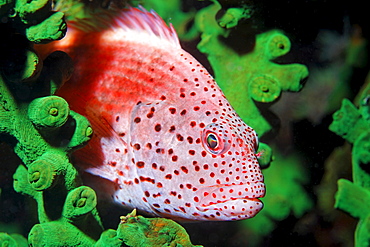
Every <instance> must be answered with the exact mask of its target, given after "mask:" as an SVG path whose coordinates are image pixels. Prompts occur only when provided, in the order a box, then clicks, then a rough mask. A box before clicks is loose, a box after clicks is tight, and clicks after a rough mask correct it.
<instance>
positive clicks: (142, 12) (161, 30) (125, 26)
mask: <svg viewBox="0 0 370 247" xmlns="http://www.w3.org/2000/svg"><path fill="white" fill-rule="evenodd" d="M68 24H69V26H70V27H72V28H75V29H77V30H81V31H83V32H100V31H103V30H107V29H112V30H114V31H115V32H122V31H126V32H128V33H131V34H130V35H135V34H136V35H137V34H143V33H145V34H146V35H150V36H152V37H156V38H159V39H161V40H164V41H167V42H168V43H170V44H172V45H173V46H175V47H178V48H181V46H180V42H179V39H178V36H177V33H176V31H175V29H174V28H173V26H172V24H170V25H169V26H168V25H167V24H166V23H165V21H164V20H163V19H162V18H161V17H160V16H159V15H158V14H157V13H155V12H154V11H153V10H152V11H147V10H146V9H144V8H143V7H142V6H139V7H138V8H134V7H128V8H125V9H122V10H117V9H115V10H101V11H99V13H95V15H94V17H93V18H84V19H79V20H75V21H70V22H69V23H68Z"/></svg>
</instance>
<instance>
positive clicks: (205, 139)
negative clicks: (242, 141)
mask: <svg viewBox="0 0 370 247" xmlns="http://www.w3.org/2000/svg"><path fill="white" fill-rule="evenodd" d="M231 138H232V137H231V135H230V133H229V132H228V131H227V130H225V128H223V126H220V125H219V124H216V123H212V124H209V125H208V126H206V127H205V128H204V129H203V132H202V144H203V147H204V149H205V150H206V151H207V152H209V153H210V154H215V155H218V154H223V153H225V152H226V151H228V150H229V148H230V143H231Z"/></svg>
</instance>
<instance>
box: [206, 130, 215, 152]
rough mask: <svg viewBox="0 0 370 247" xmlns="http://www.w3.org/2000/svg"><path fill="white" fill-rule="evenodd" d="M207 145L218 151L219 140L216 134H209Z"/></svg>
mask: <svg viewBox="0 0 370 247" xmlns="http://www.w3.org/2000/svg"><path fill="white" fill-rule="evenodd" d="M207 145H208V147H209V148H210V149H216V148H217V146H218V139H217V137H216V135H215V134H214V133H208V134H207Z"/></svg>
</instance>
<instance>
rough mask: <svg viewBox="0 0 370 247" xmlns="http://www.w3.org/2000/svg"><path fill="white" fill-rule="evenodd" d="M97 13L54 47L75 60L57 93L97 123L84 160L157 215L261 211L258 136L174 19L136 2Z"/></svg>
mask: <svg viewBox="0 0 370 247" xmlns="http://www.w3.org/2000/svg"><path fill="white" fill-rule="evenodd" d="M94 18H95V19H94V21H95V23H97V22H98V23H99V24H98V25H96V24H95V23H93V22H90V21H88V20H83V21H79V22H76V23H70V25H69V27H68V32H67V36H66V37H65V38H64V39H63V40H61V41H59V42H57V43H55V44H54V48H55V49H58V50H62V51H65V52H66V53H68V54H69V55H70V56H71V57H72V59H73V61H74V64H75V71H74V74H73V76H72V79H71V80H70V81H69V82H68V83H66V84H65V85H64V86H63V87H62V88H61V89H60V90H59V92H58V95H61V96H62V97H64V98H65V99H66V100H67V101H68V103H69V104H70V107H71V109H72V110H75V111H77V112H79V113H80V114H82V115H84V116H86V117H87V118H88V120H89V121H90V123H91V125H92V127H93V129H94V134H93V137H92V139H91V141H90V142H89V143H88V145H87V146H85V147H84V148H82V149H81V150H78V151H76V152H75V154H74V156H75V160H76V163H77V164H78V165H79V166H80V167H82V168H83V169H85V170H86V171H87V172H89V173H91V174H94V175H97V176H100V177H103V178H105V179H107V180H109V181H111V182H112V183H113V184H114V190H113V192H112V195H111V196H112V198H113V200H114V201H115V202H117V203H119V204H121V205H123V206H124V207H127V208H136V209H138V210H141V211H142V212H146V213H148V214H151V215H154V216H160V217H167V218H172V219H175V220H190V221H231V220H242V219H247V218H251V217H253V216H255V215H256V214H257V213H258V212H259V211H260V210H261V209H262V207H263V203H262V202H261V201H260V199H259V198H261V197H263V196H264V194H265V186H264V183H263V175H262V173H261V170H260V166H259V163H258V159H257V158H258V157H257V156H258V155H257V154H256V152H257V151H256V150H257V148H258V138H257V134H256V132H255V131H254V130H253V129H252V128H251V127H249V126H248V125H247V124H246V123H244V122H243V121H242V119H241V118H240V117H239V116H238V114H237V113H236V112H235V111H234V109H233V108H232V106H231V105H230V103H229V102H228V101H227V99H226V98H225V96H224V94H223V93H222V91H221V89H220V88H219V86H218V85H217V83H216V82H215V80H214V79H213V78H212V76H211V75H210V73H209V72H208V71H207V70H206V69H205V68H204V67H203V66H202V65H201V64H200V63H199V62H198V61H197V60H196V59H195V58H194V57H193V56H192V55H190V54H189V53H188V52H186V51H185V50H183V49H182V48H181V45H180V42H179V39H178V37H177V34H176V32H175V30H174V28H173V27H172V25H167V24H166V23H165V22H164V21H163V20H162V19H161V18H160V17H159V16H158V15H157V14H156V13H155V12H153V11H146V10H145V9H144V8H133V7H129V8H126V9H124V10H121V11H120V12H119V13H117V14H115V15H112V16H109V15H106V14H102V15H97V17H94ZM53 43H54V42H53Z"/></svg>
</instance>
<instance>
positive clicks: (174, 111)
mask: <svg viewBox="0 0 370 247" xmlns="http://www.w3.org/2000/svg"><path fill="white" fill-rule="evenodd" d="M168 110H170V112H171V114H175V113H176V108H173V107H171V108H169V109H168Z"/></svg>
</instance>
